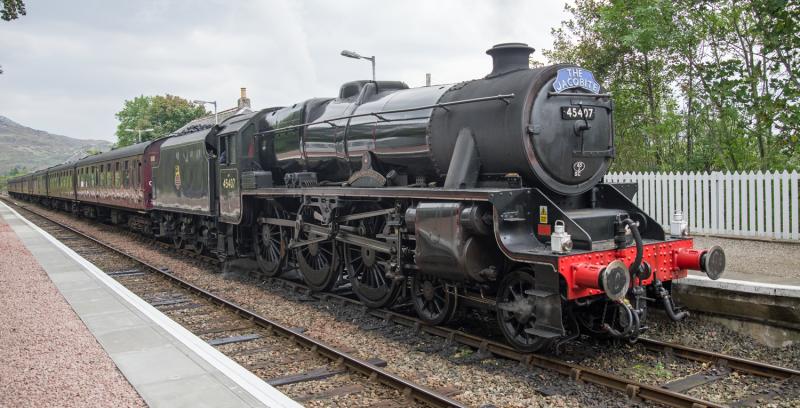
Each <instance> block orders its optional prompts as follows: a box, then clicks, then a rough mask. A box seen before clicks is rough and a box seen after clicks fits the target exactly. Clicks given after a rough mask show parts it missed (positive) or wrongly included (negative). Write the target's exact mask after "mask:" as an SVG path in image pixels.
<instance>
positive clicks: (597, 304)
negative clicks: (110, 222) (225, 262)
mask: <svg viewBox="0 0 800 408" xmlns="http://www.w3.org/2000/svg"><path fill="white" fill-rule="evenodd" d="M532 51H533V50H532V49H531V48H530V47H527V46H526V45H525V44H521V43H508V44H499V45H496V46H495V47H493V48H491V49H490V50H488V51H487V53H488V54H489V55H490V56H491V57H492V58H493V61H494V65H493V69H492V72H491V73H490V74H489V75H487V76H486V77H485V78H481V79H476V80H472V81H466V82H462V83H458V84H452V85H436V86H426V87H421V88H409V87H408V86H406V85H405V84H404V83H402V82H392V81H354V82H350V83H347V84H345V85H343V86H342V87H341V89H340V92H339V95H338V97H336V98H316V99H309V100H306V101H303V102H300V103H297V104H294V105H292V106H289V107H281V108H270V109H264V110H261V111H259V112H240V113H239V114H237V115H234V116H233V117H231V118H229V119H226V120H224V121H222V123H220V124H219V125H206V126H199V127H198V126H195V127H189V128H187V129H185V130H184V131H182V132H179V134H176V135H173V136H171V137H169V138H166V139H161V140H159V141H157V142H153V143H150V144H147V143H145V144H143V145H145V146H142V147H140V148H136V149H133V150H137V149H138V150H137V152H138V153H136V154H140V156H141V157H142V159H143V161H144V165H145V166H144V167H145V168H146V170H147V171H148V176H149V174H150V173H152V179H151V180H144V182H150V181H152V190H147V191H146V192H145V193H144V194H145V195H146V196H147V198H146V203H145V204H146V205H144V208H137V209H136V211H135V212H133V211H128V212H124V211H123V210H124V206H120V205H115V206H113V207H111V208H110V209H108V210H107V211H110V212H112V213H122V214H123V216H122V218H121V219H122V220H123V221H125V222H128V224H129V225H132V226H135V227H136V228H137V229H140V230H142V231H145V232H147V233H152V234H154V235H156V236H160V237H164V238H167V239H172V240H173V242H175V244H176V245H177V246H184V245H189V246H192V247H193V248H195V249H196V250H198V251H201V252H202V251H205V252H210V253H214V254H216V255H217V256H220V257H223V258H227V257H232V256H253V257H254V258H255V259H256V260H257V263H258V265H259V270H260V272H261V273H262V274H264V275H266V276H275V275H277V274H280V273H283V272H284V271H285V270H287V269H291V268H296V269H298V270H299V272H300V275H301V276H302V278H303V279H304V280H305V282H306V283H307V284H308V285H309V286H310V287H311V288H313V289H314V290H318V291H327V290H331V289H333V288H334V287H336V286H340V285H349V286H350V288H351V290H352V291H353V293H354V294H355V295H356V296H358V297H359V298H360V299H361V300H362V301H363V302H364V303H365V304H366V305H368V306H370V307H390V306H392V305H393V304H395V303H398V302H403V303H406V302H407V301H410V302H411V304H412V305H413V306H414V309H415V311H416V312H417V314H418V315H419V316H420V318H422V319H423V320H424V321H426V322H428V323H431V324H443V323H446V322H447V321H448V320H450V319H452V318H453V317H454V316H455V314H456V311H457V310H458V309H460V308H464V307H473V308H483V309H489V310H491V311H492V312H493V313H495V314H496V316H497V324H498V326H499V328H500V330H501V331H502V333H503V334H504V335H505V337H506V339H507V340H508V341H509V343H511V344H512V345H514V346H515V347H517V348H519V349H523V350H538V349H541V348H543V347H545V346H549V345H558V344H561V343H563V342H565V341H568V340H570V339H572V338H574V337H575V336H577V335H578V334H579V333H580V332H589V333H595V334H599V335H605V336H613V337H619V338H628V339H632V338H635V337H636V336H637V335H639V333H640V332H641V331H642V330H643V329H644V327H645V326H644V319H645V317H646V308H647V302H648V301H651V300H653V299H660V300H661V303H662V304H663V305H664V307H665V308H666V310H667V313H668V315H669V316H671V317H673V318H675V319H681V318H684V317H685V316H686V315H687V314H686V313H685V312H682V311H680V310H677V308H676V307H675V306H674V305H673V302H672V299H671V297H670V289H671V288H670V286H671V282H672V281H673V280H674V279H679V278H682V277H685V276H686V275H687V269H697V270H702V271H705V272H706V273H707V274H708V275H709V276H710V277H711V278H712V279H716V278H718V277H719V276H720V274H721V273H722V271H723V270H724V264H725V256H724V253H723V251H722V250H721V249H720V248H719V247H713V248H711V249H708V250H698V249H694V248H693V243H692V239H691V238H689V237H688V236H687V235H686V232H687V230H686V228H685V226H683V227H681V222H682V221H681V220H679V219H677V218H676V221H675V224H676V225H673V226H672V229H673V231H672V234H670V235H667V234H666V233H665V231H664V229H663V228H662V227H661V226H660V225H659V224H658V223H657V222H656V221H655V220H653V219H652V218H651V217H650V216H648V215H647V214H646V213H644V212H643V211H642V210H641V209H639V208H637V207H636V205H634V204H633V203H632V202H631V200H630V198H629V197H628V196H626V195H625V194H623V193H622V192H621V191H620V188H621V186H613V185H608V184H604V183H602V179H603V176H604V175H605V173H606V171H607V170H608V168H609V166H610V164H611V161H612V159H613V158H614V156H615V154H616V151H615V149H614V127H613V110H614V105H613V103H612V101H611V95H609V94H608V93H607V92H605V90H604V89H603V88H602V86H601V85H600V84H599V82H597V80H596V79H595V78H594V76H593V74H592V73H591V72H589V71H587V70H584V69H581V68H579V67H576V66H572V65H552V66H546V67H541V68H536V69H530V68H529V67H528V57H529V55H530V53H531V52H532ZM101 156H102V155H101ZM92 160H95V161H97V160H99V159H97V158H94V159H92ZM75 166H76V169H78V168H80V166H81V163H80V162H78V163H77V164H75ZM101 168H102V165H101ZM77 173H78V177H80V174H81V173H80V172H79V171H78V172H77ZM31 180H35V178H34V177H31ZM11 185H12V193H13V194H15V195H17V196H26V197H31V196H32V195H31V194H29V193H28V192H26V191H30V190H31V188H28V187H26V186H25V180H24V179H20V180H15V181H12V184H11ZM81 186H82V184H81V183H78V182H76V187H75V190H76V198H75V200H74V201H73V202H72V204H71V205H72V206H73V208H75V207H77V208H78V209H79V212H83V213H84V214H88V213H86V212H85V211H80V209H81V208H82V207H86V206H87V205H88V204H85V203H83V202H82V201H81V200H80V199H78V197H80V196H84V197H85V196H86V195H85V194H84V195H81V194H80V192H81V191H80V190H81V188H82V187H81ZM142 191H145V190H142ZM33 196H35V195H33ZM59 199H63V197H61V198H59ZM96 204H97V203H91V205H90V206H91V207H95V206H96ZM97 213H98V214H102V213H103V212H102V211H99V210H98V211H97ZM117 219H119V217H117Z"/></svg>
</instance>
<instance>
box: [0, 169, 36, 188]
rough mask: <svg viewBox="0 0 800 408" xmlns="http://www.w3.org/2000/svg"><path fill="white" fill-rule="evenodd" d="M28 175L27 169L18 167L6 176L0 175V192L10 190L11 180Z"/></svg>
mask: <svg viewBox="0 0 800 408" xmlns="http://www.w3.org/2000/svg"><path fill="white" fill-rule="evenodd" d="M28 173H29V171H28V169H26V168H25V167H19V166H17V167H14V168H13V169H11V170H9V171H8V172H7V173H6V174H3V175H0V191H6V190H7V189H8V180H9V179H12V178H14V177H17V176H22V175H25V174H28Z"/></svg>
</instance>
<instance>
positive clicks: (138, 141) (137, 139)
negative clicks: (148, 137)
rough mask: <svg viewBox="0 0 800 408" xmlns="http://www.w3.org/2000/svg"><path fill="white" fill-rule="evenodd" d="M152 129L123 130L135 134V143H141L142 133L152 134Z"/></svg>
mask: <svg viewBox="0 0 800 408" xmlns="http://www.w3.org/2000/svg"><path fill="white" fill-rule="evenodd" d="M153 130H154V129H153V128H150V129H125V131H127V132H137V136H136V143H142V132H152V131H153Z"/></svg>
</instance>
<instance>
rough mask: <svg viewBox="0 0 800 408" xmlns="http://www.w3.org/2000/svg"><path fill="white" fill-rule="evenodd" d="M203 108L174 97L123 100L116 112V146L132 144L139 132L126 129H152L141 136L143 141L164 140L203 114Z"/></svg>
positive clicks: (139, 97)
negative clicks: (162, 138)
mask: <svg viewBox="0 0 800 408" xmlns="http://www.w3.org/2000/svg"><path fill="white" fill-rule="evenodd" d="M206 114H207V112H206V110H205V108H204V107H202V106H195V105H193V104H192V103H190V102H189V101H187V100H186V99H183V98H181V97H178V96H174V95H165V96H161V95H156V96H144V95H142V96H137V97H136V98H133V99H132V100H126V101H125V106H124V107H123V108H122V110H121V111H119V112H117V114H116V117H117V120H119V122H120V123H119V125H117V132H116V135H117V144H116V145H117V147H123V146H128V145H132V144H135V143H136V142H137V137H138V132H131V131H128V130H126V129H151V128H152V129H153V131H152V132H144V133H142V141H143V142H144V141H147V140H154V139H158V138H161V137H164V136H166V135H168V134H170V133H172V132H174V131H176V130H178V129H179V128H180V127H181V126H183V125H185V124H187V123H189V122H190V121H192V120H194V119H197V118H199V117H201V116H204V115H206Z"/></svg>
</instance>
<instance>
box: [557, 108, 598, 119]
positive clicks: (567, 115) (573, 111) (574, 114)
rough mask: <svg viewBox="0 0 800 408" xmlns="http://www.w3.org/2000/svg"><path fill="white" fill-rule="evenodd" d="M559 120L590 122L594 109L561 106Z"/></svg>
mask: <svg viewBox="0 0 800 408" xmlns="http://www.w3.org/2000/svg"><path fill="white" fill-rule="evenodd" d="M561 119H565V120H583V119H586V120H592V119H594V108H589V107H586V106H583V107H581V106H562V107H561Z"/></svg>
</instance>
